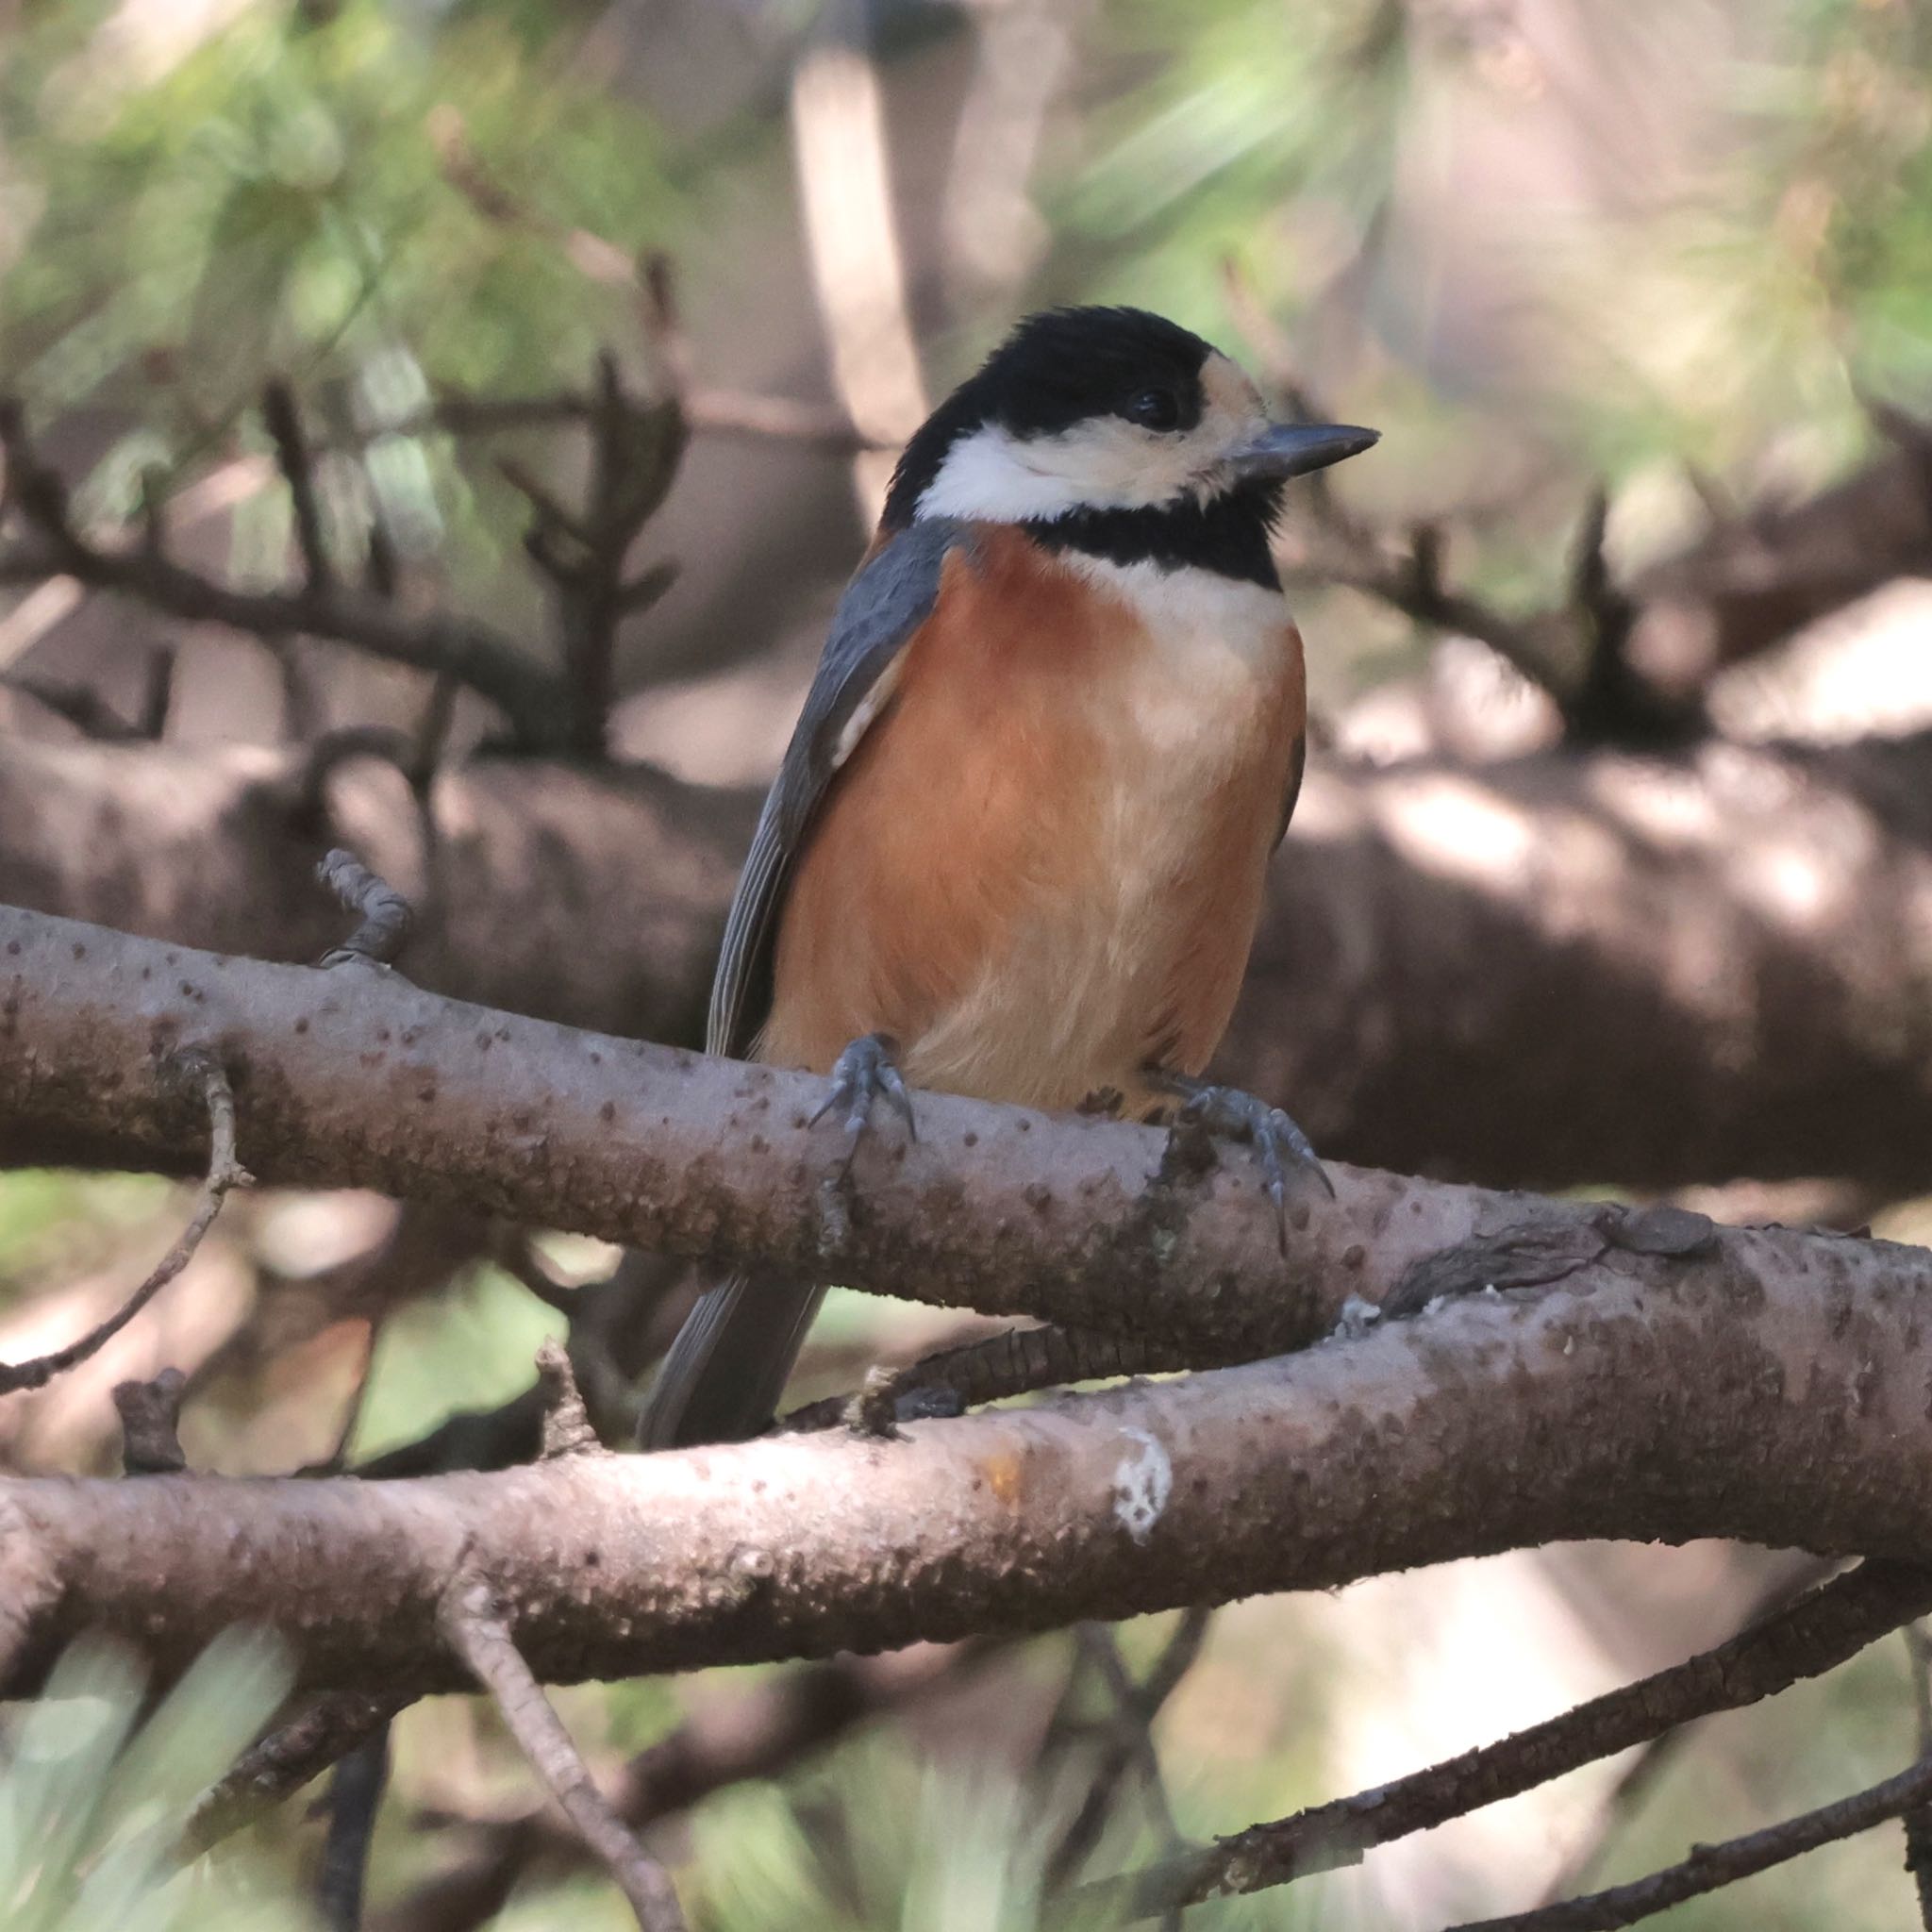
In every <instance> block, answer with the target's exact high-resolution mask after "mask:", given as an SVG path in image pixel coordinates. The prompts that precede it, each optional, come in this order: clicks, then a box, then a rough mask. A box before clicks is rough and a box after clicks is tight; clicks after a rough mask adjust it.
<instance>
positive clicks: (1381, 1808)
mask: <svg viewBox="0 0 1932 1932" xmlns="http://www.w3.org/2000/svg"><path fill="white" fill-rule="evenodd" d="M1928 1610H1932V1571H1928V1570H1920V1569H1914V1568H1909V1567H1907V1566H1906V1565H1903V1564H1898V1563H1885V1562H1867V1563H1864V1564H1861V1565H1860V1566H1859V1567H1858V1568H1857V1570H1855V1571H1853V1572H1851V1573H1850V1574H1848V1575H1844V1576H1840V1577H1836V1578H1834V1579H1833V1580H1832V1581H1831V1582H1829V1583H1826V1584H1824V1585H1822V1586H1821V1587H1820V1588H1819V1589H1817V1590H1814V1591H1808V1592H1807V1594H1806V1595H1804V1596H1802V1597H1800V1598H1799V1599H1798V1600H1797V1601H1796V1602H1795V1603H1793V1604H1790V1605H1788V1606H1786V1607H1784V1608H1783V1609H1780V1610H1776V1611H1774V1612H1773V1613H1772V1614H1771V1615H1770V1616H1768V1617H1765V1618H1763V1619H1762V1620H1761V1621H1759V1622H1758V1623H1757V1624H1753V1625H1752V1626H1751V1628H1750V1629H1748V1630H1745V1631H1742V1632H1740V1634H1739V1635H1738V1636H1736V1637H1734V1638H1732V1639H1731V1640H1730V1641H1728V1642H1726V1643H1722V1644H1720V1645H1718V1646H1717V1648H1716V1649H1714V1650H1707V1651H1705V1652H1704V1653H1703V1654H1702V1655H1700V1656H1698V1657H1691V1658H1690V1659H1689V1660H1688V1661H1687V1662H1685V1663H1681V1664H1677V1665H1674V1666H1673V1667H1672V1668H1671V1669H1670V1670H1667V1671H1659V1672H1658V1673H1657V1674H1656V1675H1654V1676H1650V1677H1644V1678H1642V1679H1641V1680H1639V1681H1638V1682H1637V1683H1634V1684H1626V1685H1624V1687H1623V1688H1621V1689H1620V1690H1616V1691H1609V1692H1607V1694H1606V1695H1604V1696H1602V1697H1595V1698H1592V1699H1591V1700H1590V1702H1589V1703H1587V1704H1580V1705H1577V1706H1576V1707H1574V1709H1571V1710H1567V1711H1565V1712H1563V1713H1562V1714H1561V1715H1560V1716H1558V1717H1555V1718H1551V1719H1549V1720H1548V1721H1546V1722H1545V1723H1543V1724H1533V1725H1531V1726H1530V1727H1529V1728H1528V1729H1527V1730H1523V1731H1518V1732H1516V1733H1515V1734H1513V1735H1512V1736H1510V1737H1507V1738H1504V1739H1501V1740H1498V1741H1497V1742H1496V1743H1493V1744H1485V1745H1483V1746H1481V1747H1480V1748H1478V1749H1476V1750H1474V1751H1465V1752H1464V1753H1463V1754H1462V1755H1461V1756H1460V1757H1451V1758H1448V1759H1445V1760H1444V1761H1443V1762H1442V1763H1440V1764H1435V1765H1431V1766H1429V1767H1428V1768H1427V1769H1426V1770H1424V1771H1418V1772H1412V1773H1410V1774H1408V1775H1407V1777H1400V1778H1397V1779H1395V1780H1394V1781H1393V1782H1392V1783H1390V1784H1386V1785H1378V1786H1376V1787H1375V1788H1374V1790H1367V1791H1360V1792H1357V1794H1355V1795H1354V1796H1352V1797H1347V1798H1338V1799H1335V1800H1333V1801H1331V1802H1330V1803H1328V1804H1325V1805H1317V1806H1314V1807H1310V1808H1309V1809H1308V1810H1306V1811H1298V1812H1296V1813H1295V1814H1294V1815H1293V1816H1292V1817H1290V1818H1283V1819H1277V1820H1275V1821H1274V1822H1273V1823H1271V1824H1256V1825H1251V1826H1249V1828H1248V1829H1247V1830H1245V1831H1242V1832H1238V1833H1236V1834H1235V1835H1234V1836H1233V1837H1231V1838H1224V1839H1222V1840H1219V1841H1218V1842H1216V1843H1215V1844H1214V1845H1212V1846H1211V1847H1209V1848H1208V1850H1207V1851H1205V1852H1203V1853H1201V1854H1200V1855H1198V1856H1197V1857H1188V1858H1181V1859H1176V1860H1173V1861H1170V1862H1168V1863H1165V1864H1162V1865H1157V1866H1154V1867H1151V1868H1150V1869H1148V1870H1147V1871H1145V1872H1142V1873H1141V1874H1137V1875H1134V1876H1129V1877H1125V1878H1120V1879H1111V1880H1105V1881H1102V1882H1100V1883H1097V1884H1093V1885H1089V1886H1085V1887H1082V1888H1081V1889H1080V1890H1078V1891H1075V1892H1073V1893H1070V1894H1069V1898H1070V1901H1071V1902H1072V1903H1074V1905H1076V1906H1088V1905H1104V1906H1105V1907H1108V1909H1111V1910H1113V1911H1115V1912H1116V1913H1125V1912H1138V1913H1139V1914H1140V1915H1141V1916H1142V1917H1146V1918H1151V1917H1154V1916H1155V1915H1156V1914H1157V1913H1158V1912H1160V1911H1163V1910H1166V1909H1168V1908H1169V1907H1172V1906H1174V1905H1177V1904H1180V1905H1191V1904H1198V1903H1199V1902H1201V1901H1202V1900H1204V1899H1208V1898H1217V1897H1223V1896H1226V1895H1229V1894H1234V1893H1245V1892H1253V1891H1262V1890H1266V1889H1268V1888H1269V1887H1270V1886H1275V1885H1287V1884H1289V1883H1291V1881H1292V1880H1294V1879H1297V1878H1304V1877H1307V1875H1309V1874H1311V1873H1316V1872H1331V1871H1334V1870H1335V1869H1336V1868H1337V1867H1339V1866H1342V1865H1353V1864H1356V1863H1357V1862H1359V1860H1360V1858H1361V1857H1362V1854H1363V1853H1364V1852H1366V1851H1369V1850H1371V1849H1373V1848H1374V1846H1376V1845H1383V1844H1388V1843H1390V1842H1391V1841H1392V1840H1396V1839H1399V1838H1407V1836H1408V1835H1409V1834H1410V1833H1411V1832H1417V1831H1426V1830H1428V1829H1430V1828H1431V1827H1432V1826H1435V1825H1438V1824H1443V1823H1445V1822H1446V1821H1447V1820H1449V1819H1451V1818H1460V1817H1462V1816H1463V1815H1464V1814H1465V1813H1467V1812H1470V1811H1475V1810H1479V1809H1481V1808H1482V1807H1484V1806H1486V1805H1492V1804H1494V1803H1496V1802H1497V1800H1499V1799H1502V1798H1508V1797H1514V1796H1516V1795H1517V1794H1518V1793H1519V1792H1522V1791H1526V1790H1532V1789H1533V1788H1535V1787H1536V1786H1538V1785H1541V1784H1547V1783H1548V1782H1549V1781H1550V1780H1551V1779H1552V1778H1556V1777H1560V1776H1562V1775H1563V1774H1565V1773H1567V1772H1572V1771H1575V1770H1576V1769H1578V1768H1579V1767H1580V1766H1582V1765H1585V1764H1591V1763H1594V1762H1595V1761H1596V1760H1597V1759H1599V1758H1603V1757H1614V1756H1615V1755H1616V1754H1617V1753H1618V1752H1620V1751H1627V1750H1629V1749H1630V1748H1631V1747H1632V1746H1633V1745H1637V1744H1641V1743H1644V1742H1645V1741H1647V1740H1649V1739H1651V1738H1654V1737H1657V1736H1658V1735H1659V1734H1661V1733H1662V1732H1664V1731H1668V1730H1672V1729H1674V1728H1675V1727H1676V1726H1677V1725H1679V1724H1687V1723H1689V1722H1690V1721H1691V1719H1692V1718H1698V1717H1707V1716H1708V1715H1709V1714H1710V1713H1711V1712H1713V1711H1719V1710H1737V1709H1740V1708H1741V1707H1743V1706H1745V1705H1747V1704H1756V1703H1757V1702H1758V1701H1759V1700H1760V1699H1762V1698H1765V1697H1770V1696H1773V1695H1774V1694H1775V1693H1776V1692H1778V1691H1782V1690H1784V1689H1786V1688H1787V1687H1788V1686H1789V1685H1791V1684H1794V1683H1796V1682H1798V1681H1799V1680H1800V1679H1801V1678H1805V1677H1815V1676H1817V1675H1819V1674H1822V1673H1823V1672H1825V1671H1828V1670H1831V1669H1833V1668H1834V1667H1835V1666H1837V1665H1839V1664H1840V1663H1842V1662H1844V1660H1845V1659H1846V1658H1847V1657H1853V1656H1855V1655H1857V1652H1858V1651H1860V1650H1862V1649H1864V1648H1865V1646H1866V1645H1867V1644H1869V1643H1873V1642H1875V1641H1877V1640H1878V1639H1879V1638H1880V1637H1882V1636H1884V1635H1885V1634H1886V1633H1887V1632H1888V1631H1890V1630H1895V1629H1897V1628H1898V1626H1899V1625H1900V1624H1904V1623H1907V1622H1908V1621H1910V1620H1911V1619H1912V1618H1914V1617H1919V1616H1923V1615H1924V1614H1926V1612H1927V1611H1928Z"/></svg>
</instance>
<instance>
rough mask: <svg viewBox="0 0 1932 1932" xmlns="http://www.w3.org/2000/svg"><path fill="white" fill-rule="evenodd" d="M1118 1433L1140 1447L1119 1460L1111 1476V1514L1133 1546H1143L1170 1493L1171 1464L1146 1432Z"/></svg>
mask: <svg viewBox="0 0 1932 1932" xmlns="http://www.w3.org/2000/svg"><path fill="white" fill-rule="evenodd" d="M1121 1434H1122V1435H1124V1436H1130V1437H1132V1438H1133V1440H1134V1441H1136V1442H1138V1443H1139V1444H1140V1445H1141V1446H1140V1447H1139V1448H1138V1449H1136V1450H1135V1451H1134V1453H1133V1454H1132V1455H1130V1456H1124V1457H1121V1461H1120V1467H1119V1468H1118V1469H1116V1470H1115V1471H1114V1473H1113V1513H1114V1515H1115V1516H1116V1517H1117V1518H1118V1519H1119V1520H1120V1524H1121V1527H1122V1528H1123V1529H1124V1530H1125V1531H1126V1533H1127V1534H1128V1535H1129V1536H1130V1537H1132V1538H1133V1539H1134V1541H1136V1542H1137V1543H1144V1542H1145V1541H1147V1539H1148V1538H1149V1537H1150V1536H1152V1535H1153V1534H1154V1525H1155V1524H1157V1523H1158V1522H1159V1521H1160V1512H1161V1511H1162V1510H1163V1509H1165V1508H1166V1507H1167V1499H1168V1497H1169V1496H1171V1495H1172V1494H1173V1493H1174V1463H1173V1461H1172V1460H1171V1459H1170V1458H1169V1457H1168V1453H1167V1451H1166V1449H1165V1448H1164V1447H1162V1445H1161V1443H1160V1441H1159V1439H1158V1437H1156V1436H1154V1435H1152V1434H1150V1433H1149V1432H1148V1431H1147V1430H1145V1429H1134V1428H1124V1429H1123V1430H1122V1431H1121Z"/></svg>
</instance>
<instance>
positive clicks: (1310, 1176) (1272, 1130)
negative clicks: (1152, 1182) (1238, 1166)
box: [1158, 1073, 1335, 1255]
mask: <svg viewBox="0 0 1932 1932" xmlns="http://www.w3.org/2000/svg"><path fill="white" fill-rule="evenodd" d="M1158 1077H1159V1080H1160V1084H1161V1085H1162V1086H1164V1087H1166V1088H1167V1089H1168V1090H1169V1091H1171V1092H1174V1093H1176V1094H1178V1095H1179V1096H1180V1098H1181V1108H1180V1112H1179V1114H1178V1115H1177V1116H1176V1117H1175V1121H1174V1128H1175V1130H1176V1131H1178V1130H1180V1129H1182V1128H1191V1129H1193V1130H1194V1131H1196V1132H1204V1131H1205V1132H1207V1133H1208V1134H1221V1135H1225V1136H1226V1137H1227V1138H1229V1139H1230V1140H1236V1141H1247V1142H1248V1143H1249V1145H1250V1146H1252V1147H1253V1148H1254V1150H1255V1157H1256V1158H1257V1160H1258V1161H1259V1162H1260V1164H1261V1180H1262V1184H1263V1185H1264V1186H1265V1187H1266V1188H1267V1190H1268V1197H1269V1199H1270V1200H1272V1201H1273V1202H1274V1214H1275V1222H1276V1230H1277V1233H1278V1235H1279V1238H1280V1241H1281V1252H1282V1253H1283V1254H1284V1255H1285V1254H1287V1253H1288V1235H1289V1205H1288V1196H1289V1189H1290V1186H1291V1183H1294V1184H1298V1185H1299V1184H1307V1183H1309V1182H1313V1183H1316V1184H1319V1186H1320V1187H1321V1189H1322V1191H1323V1192H1324V1193H1325V1194H1326V1195H1327V1196H1328V1198H1329V1199H1330V1200H1331V1201H1332V1200H1333V1199H1334V1198H1335V1183H1334V1182H1333V1181H1331V1180H1330V1179H1329V1178H1328V1173H1327V1170H1326V1169H1325V1168H1324V1167H1323V1165H1322V1163H1321V1161H1320V1160H1319V1159H1318V1158H1316V1154H1315V1150H1314V1149H1313V1148H1312V1147H1311V1146H1309V1145H1308V1137H1307V1135H1306V1134H1305V1133H1303V1132H1302V1130H1301V1129H1300V1128H1299V1127H1298V1126H1296V1125H1295V1124H1294V1122H1293V1121H1292V1120H1291V1119H1290V1117H1289V1116H1288V1115H1287V1114H1286V1113H1284V1112H1283V1111H1282V1110H1281V1108H1278V1107H1270V1106H1269V1105H1268V1103H1267V1102H1266V1101H1265V1100H1257V1099H1256V1097H1255V1096H1254V1095H1253V1094H1252V1093H1244V1092H1242V1091H1241V1089H1240V1088H1239V1087H1217V1086H1215V1085H1214V1084H1213V1083H1212V1082H1211V1081H1208V1080H1196V1079H1192V1078H1190V1077H1188V1076H1187V1075H1184V1074H1167V1073H1163V1074H1160V1075H1159V1076H1158Z"/></svg>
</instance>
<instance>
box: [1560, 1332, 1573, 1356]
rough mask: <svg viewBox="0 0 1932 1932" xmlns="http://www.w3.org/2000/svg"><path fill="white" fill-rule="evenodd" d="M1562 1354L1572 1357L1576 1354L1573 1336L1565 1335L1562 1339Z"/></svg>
mask: <svg viewBox="0 0 1932 1932" xmlns="http://www.w3.org/2000/svg"><path fill="white" fill-rule="evenodd" d="M1563 1353H1564V1354H1565V1355H1574V1354H1575V1353H1576V1338H1575V1336H1574V1335H1566V1336H1564V1338H1563Z"/></svg>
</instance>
